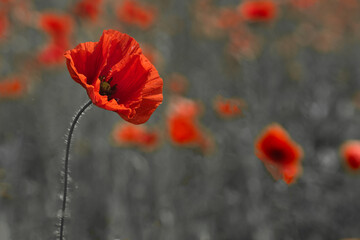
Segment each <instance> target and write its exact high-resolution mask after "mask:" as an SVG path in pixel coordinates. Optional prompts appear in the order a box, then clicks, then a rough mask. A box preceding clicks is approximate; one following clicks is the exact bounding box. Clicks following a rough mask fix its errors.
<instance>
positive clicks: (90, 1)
mask: <svg viewBox="0 0 360 240" xmlns="http://www.w3.org/2000/svg"><path fill="white" fill-rule="evenodd" d="M101 3H102V0H81V1H80V2H78V3H77V4H76V6H75V12H76V13H77V14H78V15H79V16H80V17H83V18H85V19H90V20H92V21H96V20H97V18H98V16H99V14H100V5H101Z"/></svg>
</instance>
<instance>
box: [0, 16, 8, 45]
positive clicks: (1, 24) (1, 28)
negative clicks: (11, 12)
mask: <svg viewBox="0 0 360 240" xmlns="http://www.w3.org/2000/svg"><path fill="white" fill-rule="evenodd" d="M8 28H9V20H8V18H7V15H6V14H5V13H4V11H0V39H1V38H3V37H5V35H6V33H7V31H8Z"/></svg>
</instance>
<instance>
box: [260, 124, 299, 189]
mask: <svg viewBox="0 0 360 240" xmlns="http://www.w3.org/2000/svg"><path fill="white" fill-rule="evenodd" d="M255 153H256V155H257V157H258V158H260V159H261V160H262V161H263V162H264V164H265V166H266V168H267V169H268V171H269V172H270V173H271V174H272V175H273V177H274V178H275V179H279V178H283V180H284V181H285V182H286V183H288V184H290V183H293V181H294V180H295V179H296V178H297V177H298V176H299V175H300V173H301V166H300V160H301V158H302V156H303V151H302V148H301V147H300V146H299V145H298V144H296V143H295V142H294V141H293V140H292V139H291V138H290V136H289V135H288V133H287V132H286V130H285V129H284V128H282V127H281V126H280V125H279V124H276V123H274V124H271V125H269V126H268V127H266V128H265V130H264V131H263V133H262V134H261V135H260V136H259V138H258V139H257V140H256V143H255Z"/></svg>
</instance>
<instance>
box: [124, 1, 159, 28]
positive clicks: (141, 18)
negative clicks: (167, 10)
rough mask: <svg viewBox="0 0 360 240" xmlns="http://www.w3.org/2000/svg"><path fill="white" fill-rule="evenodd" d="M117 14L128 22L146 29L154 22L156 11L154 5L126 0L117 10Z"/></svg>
mask: <svg viewBox="0 0 360 240" xmlns="http://www.w3.org/2000/svg"><path fill="white" fill-rule="evenodd" d="M117 16H118V18H119V19H120V20H121V21H123V22H125V23H127V24H131V25H137V26H139V27H141V28H143V29H146V28H149V27H150V26H151V25H152V24H153V23H154V21H155V18H156V11H155V9H154V8H153V7H150V6H145V5H141V4H140V3H139V2H137V1H135V0H124V1H123V3H122V5H121V6H120V7H119V8H118V10H117Z"/></svg>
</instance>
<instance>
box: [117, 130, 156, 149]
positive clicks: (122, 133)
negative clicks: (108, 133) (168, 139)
mask: <svg viewBox="0 0 360 240" xmlns="http://www.w3.org/2000/svg"><path fill="white" fill-rule="evenodd" d="M112 137H113V140H114V142H115V144H117V145H120V146H137V147H140V148H142V149H144V150H152V149H154V148H155V147H156V146H157V145H158V143H159V133H158V132H157V131H155V130H148V129H147V128H146V127H144V126H143V125H133V124H118V125H117V126H116V127H115V129H114V131H113V133H112Z"/></svg>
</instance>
